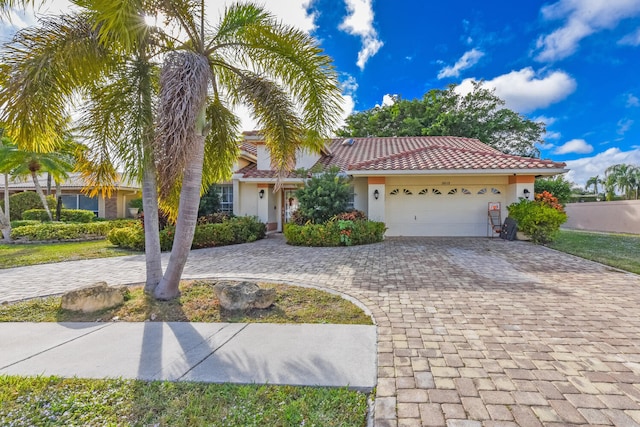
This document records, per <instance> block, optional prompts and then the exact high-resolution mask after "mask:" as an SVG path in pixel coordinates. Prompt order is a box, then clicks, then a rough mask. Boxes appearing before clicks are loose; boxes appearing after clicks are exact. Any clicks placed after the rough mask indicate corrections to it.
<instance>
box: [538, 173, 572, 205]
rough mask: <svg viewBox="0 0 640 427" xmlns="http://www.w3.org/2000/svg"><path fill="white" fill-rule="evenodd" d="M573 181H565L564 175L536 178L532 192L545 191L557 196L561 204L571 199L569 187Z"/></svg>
mask: <svg viewBox="0 0 640 427" xmlns="http://www.w3.org/2000/svg"><path fill="white" fill-rule="evenodd" d="M572 186H573V183H572V182H571V181H567V179H566V178H565V176H564V175H556V176H553V177H549V178H538V179H536V182H535V184H534V190H533V191H534V193H536V194H538V193H543V192H545V191H547V192H549V193H551V194H553V196H555V197H557V198H558V200H559V201H560V203H562V204H563V205H564V204H566V203H568V202H569V199H571V193H572V190H571V187H572Z"/></svg>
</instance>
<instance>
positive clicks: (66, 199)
mask: <svg viewBox="0 0 640 427" xmlns="http://www.w3.org/2000/svg"><path fill="white" fill-rule="evenodd" d="M39 183H40V186H41V187H42V188H43V190H44V191H45V194H46V188H47V177H46V175H42V176H40V177H39ZM85 187H86V183H85V181H84V180H83V179H82V177H81V175H80V174H79V173H72V174H69V178H67V179H66V180H65V181H64V182H61V183H60V195H61V196H62V205H63V206H64V208H66V209H85V210H89V211H93V213H94V214H95V215H96V216H98V217H100V218H107V219H114V218H126V217H128V216H131V215H130V214H129V211H128V209H127V208H128V206H127V205H128V203H129V202H130V201H131V200H133V199H137V198H140V197H142V189H141V188H140V185H138V184H136V183H130V182H126V181H124V180H119V181H118V182H116V185H115V188H114V189H113V191H112V192H111V197H103V196H101V195H98V196H95V197H89V196H88V195H86V194H84V193H83V192H82V189H83V188H85ZM23 191H35V186H34V185H33V181H32V180H31V177H29V178H26V179H24V180H23V181H11V182H10V183H9V194H15V193H19V192H23ZM50 194H51V195H52V196H54V197H57V195H56V185H55V183H52V184H51V193H50ZM3 195H4V186H3V185H0V198H1V197H3Z"/></svg>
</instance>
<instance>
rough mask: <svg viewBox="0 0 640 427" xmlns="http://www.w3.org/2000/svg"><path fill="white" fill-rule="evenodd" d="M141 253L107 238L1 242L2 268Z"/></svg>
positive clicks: (0, 257)
mask: <svg viewBox="0 0 640 427" xmlns="http://www.w3.org/2000/svg"><path fill="white" fill-rule="evenodd" d="M139 253H140V252H133V251H130V250H126V249H120V248H117V247H115V246H113V245H112V244H111V243H109V241H107V240H92V241H89V242H68V243H32V244H10V245H7V244H0V268H11V267H20V266H24V265H34V264H47V263H51V262H60V261H74V260H79V259H93V258H106V257H114V256H123V255H135V254H139Z"/></svg>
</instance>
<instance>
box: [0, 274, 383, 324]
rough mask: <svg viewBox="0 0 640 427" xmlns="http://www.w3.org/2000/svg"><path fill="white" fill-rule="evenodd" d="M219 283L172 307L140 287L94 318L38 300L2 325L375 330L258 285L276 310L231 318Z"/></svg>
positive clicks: (310, 294) (309, 293)
mask: <svg viewBox="0 0 640 427" xmlns="http://www.w3.org/2000/svg"><path fill="white" fill-rule="evenodd" d="M214 284H215V282H212V281H207V280H201V281H183V282H181V284H180V291H181V295H180V297H179V298H177V299H174V300H171V301H158V300H156V299H154V298H152V297H149V296H148V295H146V294H145V293H144V292H143V288H142V286H135V287H131V288H129V292H128V296H127V298H126V301H125V303H124V304H123V305H121V306H118V307H115V308H112V309H109V310H103V311H100V312H96V313H81V312H74V311H68V310H63V309H62V308H60V297H48V298H35V299H32V300H27V301H21V302H17V303H11V304H5V305H1V306H0V322H95V321H103V322H108V321H110V320H112V319H113V318H115V317H117V318H118V319H119V320H120V321H125V322H144V321H147V320H150V319H153V320H154V321H156V322H242V323H338V324H360V325H362V324H364V325H371V324H372V322H371V318H370V317H369V316H367V315H366V314H365V313H364V312H363V311H362V309H361V308H360V307H358V306H356V305H355V304H353V303H352V302H350V301H348V300H346V299H344V298H342V297H341V296H339V295H334V294H330V293H328V292H324V291H321V290H318V289H311V288H303V287H299V286H288V285H279V284H269V283H259V285H260V287H264V288H275V289H276V295H277V296H276V301H275V303H274V305H273V306H271V307H269V308H267V309H264V310H258V309H254V310H251V311H249V312H247V313H242V314H230V313H226V312H223V311H221V310H220V306H219V302H218V298H217V297H216V295H215V293H214V291H213V285H214Z"/></svg>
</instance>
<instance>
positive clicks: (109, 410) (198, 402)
mask: <svg viewBox="0 0 640 427" xmlns="http://www.w3.org/2000/svg"><path fill="white" fill-rule="evenodd" d="M366 400H367V396H366V395H365V394H363V393H359V392H355V391H349V390H347V389H344V388H311V387H290V386H267V385H228V384H202V383H185V382H177V383H176V382H145V381H137V380H117V379H115V380H87V379H76V378H72V379H61V378H57V377H16V376H0V425H3V426H5V425H6V426H9V425H11V426H34V425H38V426H86V425H92V426H97V425H105V426H106V425H113V426H116V425H117V426H129V425H135V426H175V427H180V426H190V427H191V426H213V425H215V426H230V427H231V426H301V425H307V426H329V427H330V426H358V427H362V426H364V425H365V424H366V413H367V402H366Z"/></svg>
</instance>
